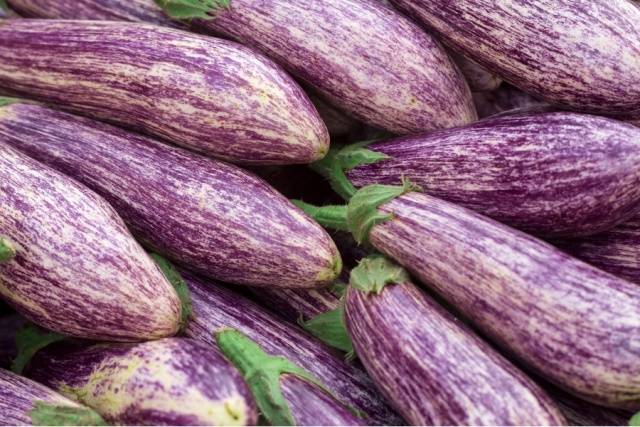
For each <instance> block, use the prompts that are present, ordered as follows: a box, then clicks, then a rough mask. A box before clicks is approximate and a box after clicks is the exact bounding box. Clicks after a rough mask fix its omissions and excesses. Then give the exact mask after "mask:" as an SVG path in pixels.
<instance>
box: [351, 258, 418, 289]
mask: <svg viewBox="0 0 640 427" xmlns="http://www.w3.org/2000/svg"><path fill="white" fill-rule="evenodd" d="M409 280H410V278H409V273H407V271H406V270H405V269H404V268H402V267H400V266H399V265H397V264H395V263H393V262H391V261H389V260H388V259H387V258H385V257H384V256H382V255H372V256H369V257H367V258H365V259H363V260H362V261H360V264H358V266H357V267H356V268H354V269H353V270H351V276H350V278H349V285H350V286H353V288H355V289H358V290H360V291H362V292H365V293H374V294H376V295H377V294H379V293H380V292H382V289H384V287H385V286H386V285H387V284H389V283H396V284H400V283H406V282H408V281H409Z"/></svg>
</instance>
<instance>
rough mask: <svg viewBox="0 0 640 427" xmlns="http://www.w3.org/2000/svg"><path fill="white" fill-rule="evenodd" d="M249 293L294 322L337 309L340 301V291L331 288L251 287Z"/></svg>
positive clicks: (260, 302)
mask: <svg viewBox="0 0 640 427" xmlns="http://www.w3.org/2000/svg"><path fill="white" fill-rule="evenodd" d="M249 294H250V295H251V296H252V297H253V299H254V300H255V301H256V302H258V303H259V304H260V305H262V306H264V307H267V308H268V309H270V310H271V311H273V312H275V313H277V314H278V315H280V316H281V317H283V318H285V319H286V320H288V321H289V322H294V323H295V322H299V321H307V320H311V319H312V318H314V317H316V316H318V315H321V314H323V313H326V312H328V311H332V310H335V309H336V308H338V305H339V303H340V292H339V291H335V290H333V289H330V288H321V289H268V288H249Z"/></svg>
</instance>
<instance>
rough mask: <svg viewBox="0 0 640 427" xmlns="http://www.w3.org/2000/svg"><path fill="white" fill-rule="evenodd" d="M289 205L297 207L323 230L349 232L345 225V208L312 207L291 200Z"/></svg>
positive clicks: (299, 201) (300, 201)
mask: <svg viewBox="0 0 640 427" xmlns="http://www.w3.org/2000/svg"><path fill="white" fill-rule="evenodd" d="M291 203H293V204H294V205H296V206H297V207H299V208H300V209H302V210H303V211H304V213H306V214H307V215H309V216H310V217H311V218H313V219H315V220H316V222H317V223H318V224H320V225H322V226H323V227H325V228H331V229H333V230H341V231H350V230H349V226H348V225H347V207H346V206H344V205H343V206H314V205H311V204H309V203H305V202H303V201H302V200H291Z"/></svg>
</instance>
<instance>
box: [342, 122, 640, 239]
mask: <svg viewBox="0 0 640 427" xmlns="http://www.w3.org/2000/svg"><path fill="white" fill-rule="evenodd" d="M367 149H368V150H370V151H373V152H375V153H378V155H379V160H378V161H376V162H375V163H370V164H362V165H359V166H356V167H354V168H352V169H351V170H349V171H348V172H347V174H346V175H347V177H348V178H349V180H350V181H351V182H352V183H353V184H354V185H355V186H356V187H364V186H366V185H369V184H374V183H379V184H399V183H400V182H401V180H402V179H403V178H407V179H409V180H410V181H411V182H413V183H415V184H417V185H418V186H420V187H422V188H423V189H424V191H426V192H427V193H429V194H430V195H433V196H435V197H438V198H441V199H444V200H447V201H450V202H453V203H456V204H459V205H461V206H464V207H467V208H470V209H472V210H475V211H477V212H479V213H482V214H483V215H487V216H489V217H492V218H494V219H496V220H498V221H500V222H503V223H505V224H508V225H510V226H512V227H515V228H518V229H521V230H524V231H527V232H529V233H533V234H536V235H539V236H544V237H555V238H557V237H577V236H585V235H591V234H597V233H599V232H603V231H606V230H609V229H611V228H613V227H615V226H616V225H618V224H620V223H622V222H624V221H625V220H627V219H629V218H630V217H632V216H633V215H634V214H636V213H638V210H639V209H640V130H638V128H636V127H633V126H630V125H627V124H624V123H621V122H619V121H616V120H611V119H606V118H601V117H596V116H590V115H583V114H576V113H567V112H557V113H553V112H552V113H540V114H527V113H523V114H515V115H505V116H501V117H496V118H491V119H486V120H483V121H480V122H477V123H474V124H471V125H467V126H464V127H459V128H454V129H447V130H441V131H437V132H432V133H429V134H423V135H416V136H408V137H401V138H396V139H391V140H387V141H382V142H376V143H374V144H371V145H369V146H368V147H367Z"/></svg>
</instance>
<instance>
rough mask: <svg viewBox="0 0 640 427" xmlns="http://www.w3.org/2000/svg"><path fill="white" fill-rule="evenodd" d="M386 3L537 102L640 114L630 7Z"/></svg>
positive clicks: (638, 29) (419, 0)
mask: <svg viewBox="0 0 640 427" xmlns="http://www.w3.org/2000/svg"><path fill="white" fill-rule="evenodd" d="M392 3H393V4H394V5H395V6H397V7H399V8H400V9H401V10H403V11H405V12H406V13H407V14H409V15H411V16H412V17H414V18H415V19H417V20H419V21H420V22H422V23H424V24H425V26H426V27H427V28H429V29H430V30H432V31H434V32H435V33H436V34H438V35H439V36H440V37H442V39H443V40H444V41H445V42H446V43H447V44H448V45H450V46H451V47H453V48H454V49H455V50H457V51H458V52H460V53H462V54H464V55H465V56H467V57H469V58H470V59H472V60H474V61H476V62H477V63H479V64H480V65H483V66H484V67H486V68H487V69H489V70H491V71H493V72H495V73H496V74H498V75H499V76H501V77H503V78H504V79H505V80H506V81H508V82H509V83H511V84H513V85H515V86H517V87H519V88H520V89H522V90H524V91H525V92H528V93H530V94H532V95H534V96H536V97H538V98H542V99H544V100H546V101H548V102H551V103H554V104H557V105H560V106H566V107H569V108H572V109H576V110H579V111H587V112H594V113H605V114H626V113H628V112H630V111H635V112H640V80H639V79H638V77H637V76H638V75H639V74H640V61H638V58H639V57H640V9H639V8H637V7H636V6H635V5H634V4H633V3H632V2H629V1H607V2H579V3H576V2H575V1H574V0H542V1H537V2H531V1H529V0H513V1H508V2H495V1H492V0H458V1H455V2H444V1H427V0H392Z"/></svg>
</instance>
